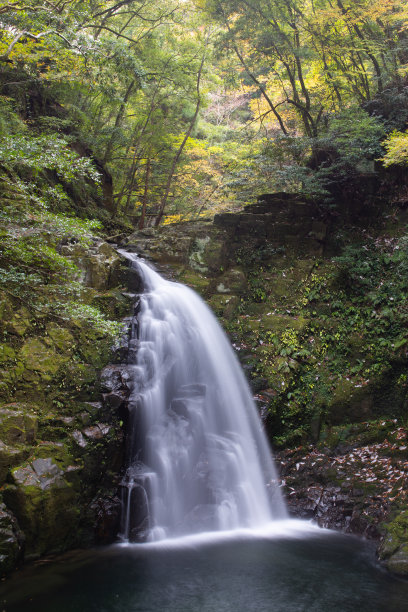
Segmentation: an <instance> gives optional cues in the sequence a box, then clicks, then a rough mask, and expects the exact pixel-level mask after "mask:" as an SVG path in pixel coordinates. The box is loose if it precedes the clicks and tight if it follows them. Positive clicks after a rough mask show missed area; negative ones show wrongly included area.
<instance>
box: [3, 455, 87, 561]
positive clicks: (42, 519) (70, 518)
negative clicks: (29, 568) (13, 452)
mask: <svg viewBox="0 0 408 612" xmlns="http://www.w3.org/2000/svg"><path fill="white" fill-rule="evenodd" d="M11 478H12V484H10V485H6V487H4V491H3V498H4V501H5V503H6V504H7V506H8V507H9V508H10V509H11V511H12V512H13V513H14V515H15V516H16V518H17V520H18V523H19V525H20V527H21V528H22V530H23V532H24V534H25V536H26V552H27V554H36V555H37V554H43V553H45V552H47V551H52V550H62V549H64V548H66V547H67V546H68V545H69V542H70V541H71V542H75V541H76V533H77V527H78V519H79V516H78V499H77V494H76V493H75V489H74V488H73V486H72V484H71V483H70V482H69V479H67V478H66V473H65V471H64V470H63V469H62V468H61V467H59V466H58V465H57V464H56V462H55V460H54V457H44V458H39V459H35V460H34V461H32V462H31V463H30V464H28V465H23V466H21V467H17V468H15V469H13V470H12V471H11Z"/></svg>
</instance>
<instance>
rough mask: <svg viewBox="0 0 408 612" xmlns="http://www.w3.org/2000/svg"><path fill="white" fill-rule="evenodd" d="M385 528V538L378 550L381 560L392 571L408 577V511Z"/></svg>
mask: <svg viewBox="0 0 408 612" xmlns="http://www.w3.org/2000/svg"><path fill="white" fill-rule="evenodd" d="M383 527H384V529H385V536H384V539H383V541H382V543H381V545H380V547H379V550H378V554H379V557H380V559H383V560H385V561H386V563H387V567H388V569H389V570H390V571H392V572H395V573H397V574H402V575H408V510H403V511H402V512H400V513H399V514H398V515H397V516H396V517H395V518H394V519H393V520H392V521H390V522H389V523H386V524H385V525H383Z"/></svg>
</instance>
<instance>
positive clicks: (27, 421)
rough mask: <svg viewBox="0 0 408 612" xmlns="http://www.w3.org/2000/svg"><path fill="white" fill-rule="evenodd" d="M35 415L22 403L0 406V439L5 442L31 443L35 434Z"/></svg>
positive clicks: (36, 423) (36, 424)
mask: <svg viewBox="0 0 408 612" xmlns="http://www.w3.org/2000/svg"><path fill="white" fill-rule="evenodd" d="M37 427H38V422H37V416H36V415H35V414H33V413H32V412H30V410H29V407H28V406H26V405H24V404H8V405H6V406H4V407H2V408H0V439H1V440H2V441H3V443H5V444H10V445H14V444H33V443H34V442H35V438H36V434H37Z"/></svg>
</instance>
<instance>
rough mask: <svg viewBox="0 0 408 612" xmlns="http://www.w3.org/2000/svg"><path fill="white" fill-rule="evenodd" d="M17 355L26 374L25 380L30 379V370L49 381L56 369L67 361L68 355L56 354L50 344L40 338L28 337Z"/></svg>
mask: <svg viewBox="0 0 408 612" xmlns="http://www.w3.org/2000/svg"><path fill="white" fill-rule="evenodd" d="M19 357H20V359H21V361H22V363H23V364H24V367H25V369H26V370H28V374H25V375H24V378H25V379H26V380H32V376H31V375H30V374H29V373H30V372H35V373H37V374H38V375H39V376H40V377H41V378H42V379H43V380H44V381H51V380H52V379H53V378H54V376H55V375H56V374H57V372H58V370H59V369H60V368H61V367H62V366H63V365H64V364H66V363H67V361H68V359H69V357H68V355H61V354H58V353H57V352H56V351H55V350H54V348H53V347H52V346H47V345H46V344H45V342H44V341H43V340H41V339H40V338H37V337H36V338H30V339H29V340H27V341H26V342H25V343H24V345H23V347H22V348H21V350H20V353H19Z"/></svg>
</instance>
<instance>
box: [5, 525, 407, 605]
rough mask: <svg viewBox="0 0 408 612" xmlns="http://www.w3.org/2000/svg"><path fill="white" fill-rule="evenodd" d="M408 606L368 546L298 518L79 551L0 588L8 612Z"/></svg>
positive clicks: (403, 590)
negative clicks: (266, 526)
mask: <svg viewBox="0 0 408 612" xmlns="http://www.w3.org/2000/svg"><path fill="white" fill-rule="evenodd" d="M407 602H408V582H406V581H403V580H399V579H398V578H395V577H393V576H390V575H389V574H388V573H386V572H385V571H384V570H383V569H382V568H381V567H380V566H379V565H378V564H377V562H376V561H375V554H374V546H373V545H372V544H370V543H368V542H366V541H364V540H361V539H358V538H356V537H353V536H345V535H342V534H339V533H335V532H330V531H326V530H321V529H318V528H313V527H311V526H309V525H308V524H305V523H301V522H300V521H283V522H280V521H277V522H275V523H273V524H272V525H271V529H270V530H269V531H268V530H266V531H264V532H263V533H261V532H256V531H255V532H253V531H245V530H238V531H236V532H229V533H228V532H227V533H226V532H218V533H214V534H201V535H198V536H189V537H186V538H179V539H175V540H164V541H161V542H156V543H152V544H119V545H114V546H111V547H107V548H103V549H99V550H88V551H75V552H71V553H69V554H66V555H63V556H60V557H56V558H54V559H51V560H48V561H47V560H43V561H41V562H38V563H37V564H34V565H31V566H27V567H25V568H24V569H23V570H21V571H19V572H16V573H15V574H14V575H13V576H12V577H11V578H10V579H9V580H7V581H6V582H5V583H3V584H2V585H1V587H0V610H2V611H4V612H24V611H26V610H27V611H32V612H40V611H41V612H57V611H58V612H251V611H254V612H332V611H333V612H335V611H341V612H348V611H350V612H355V611H358V612H365V611H367V612H406V610H407Z"/></svg>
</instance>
